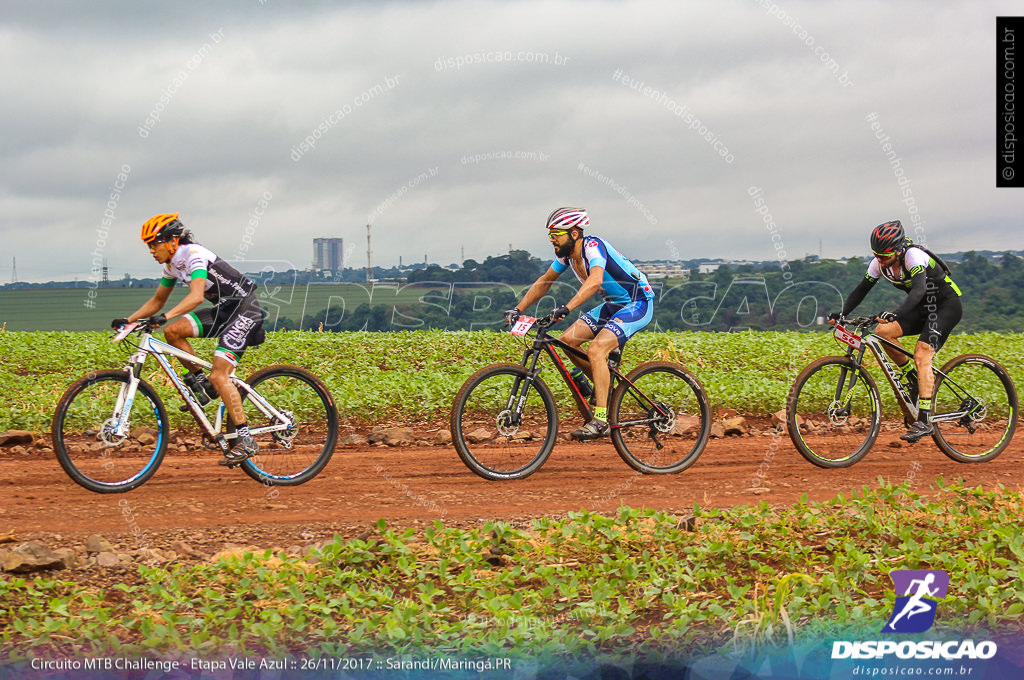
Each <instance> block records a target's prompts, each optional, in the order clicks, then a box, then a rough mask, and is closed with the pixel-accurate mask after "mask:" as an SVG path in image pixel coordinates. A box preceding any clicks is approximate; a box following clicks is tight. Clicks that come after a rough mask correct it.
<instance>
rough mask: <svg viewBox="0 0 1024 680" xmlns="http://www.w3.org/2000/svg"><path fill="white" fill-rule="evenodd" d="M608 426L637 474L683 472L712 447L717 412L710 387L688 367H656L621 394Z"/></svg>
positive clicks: (633, 376) (634, 374) (649, 366)
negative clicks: (710, 401)
mask: <svg viewBox="0 0 1024 680" xmlns="http://www.w3.org/2000/svg"><path fill="white" fill-rule="evenodd" d="M608 422H609V424H610V425H611V428H612V443H613V444H614V445H615V450H616V451H618V452H619V456H621V457H622V460H624V461H626V464H627V465H629V466H630V467H631V468H633V469H634V470H637V471H638V472H643V473H645V474H668V473H673V472H682V471H683V470H685V469H686V468H688V467H690V466H691V465H693V463H694V462H695V461H696V460H697V458H699V457H700V454H701V453H702V452H703V451H704V447H705V446H707V443H708V437H709V436H710V434H711V407H710V405H709V404H708V395H707V393H706V392H705V391H704V387H703V386H702V385H701V384H700V382H699V381H698V380H697V378H695V377H694V376H692V375H690V374H689V373H687V372H686V370H684V369H683V367H682V366H680V365H679V364H675V363H672V362H670V361H651V362H648V363H644V364H640V365H639V366H637V367H636V368H634V369H633V370H632V371H631V372H630V373H629V375H627V376H626V379H625V381H623V382H620V383H619V385H618V386H617V387H616V388H615V391H614V392H613V393H612V396H611V399H610V401H609V404H608Z"/></svg>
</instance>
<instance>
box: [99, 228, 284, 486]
mask: <svg viewBox="0 0 1024 680" xmlns="http://www.w3.org/2000/svg"><path fill="white" fill-rule="evenodd" d="M141 238H142V241H143V242H144V243H145V244H146V245H147V246H149V252H150V254H151V255H152V256H153V259H154V260H156V261H157V262H159V263H160V264H162V265H163V277H162V278H161V279H160V285H159V286H157V289H156V293H154V294H153V297H152V298H151V299H150V300H149V301H147V302H146V303H145V304H144V305H142V307H140V308H139V309H138V310H137V311H136V312H135V313H133V314H131V315H129V316H128V317H127V318H124V319H114V320H113V322H111V326H113V327H114V328H119V327H120V326H122V325H124V324H127V323H130V322H132V321H135V320H137V319H145V318H147V317H148V318H150V319H151V320H155V321H156V323H155V325H156V326H162V325H164V324H165V323H166V322H167V318H168V317H172V318H173V317H175V316H179V315H184V316H181V318H179V319H177V320H176V321H173V322H171V323H169V324H167V326H166V327H165V328H164V337H165V338H166V339H167V342H168V343H169V344H171V345H173V346H174V347H177V348H178V349H180V350H183V351H185V352H188V353H189V354H195V350H193V349H192V345H191V344H189V341H188V339H189V338H210V337H216V338H218V343H217V350H216V351H215V352H214V355H213V368H212V369H211V371H210V377H209V379H207V378H206V376H205V375H203V372H202V370H201V369H200V367H199V366H197V365H195V364H189V363H188V362H185V361H183V362H182V363H183V364H185V367H186V368H188V369H190V372H189V373H188V374H186V375H185V384H186V385H188V386H189V388H190V389H191V390H192V392H193V393H194V394H195V395H196V399H198V400H199V403H200V404H207V403H209V401H210V397H216V396H220V397H221V399H223V400H224V404H225V405H226V407H227V412H228V416H229V417H230V418H231V422H232V423H233V424H234V425H235V430H236V432H237V433H238V438H237V440H236V442H237V444H236V445H235V446H234V447H233V448H232V449H231V450H230V451H229V452H228V453H227V454H226V456H225V460H223V461H221V462H222V464H224V465H229V466H234V465H238V464H240V463H241V462H242V461H244V460H245V459H246V458H249V457H251V456H254V455H256V453H257V452H258V451H259V446H258V445H257V443H256V441H255V439H253V437H252V435H251V434H250V433H249V427H248V423H247V422H246V418H245V409H244V408H243V407H242V400H241V398H240V396H239V394H238V388H236V387H235V386H234V385H233V384H232V383H231V379H230V376H231V373H232V372H233V371H234V370H235V366H237V365H238V360H239V359H240V358H241V357H242V354H243V353H244V352H245V350H246V348H247V347H254V346H256V345H259V344H261V343H262V342H263V340H264V338H265V333H264V332H263V310H262V309H261V308H260V305H259V302H257V300H256V294H255V290H256V284H255V283H254V282H253V281H251V280H250V279H248V278H247V277H245V276H244V275H242V274H240V273H238V270H236V269H235V268H234V267H232V266H231V265H230V264H228V263H227V262H225V261H224V260H222V259H220V258H219V257H217V255H215V254H214V253H213V252H212V251H210V250H209V249H207V248H204V247H203V246H201V245H199V244H198V243H194V242H193V241H192V233H191V232H189V231H187V230H186V229H185V226H184V225H183V224H182V223H181V220H179V219H178V213H165V214H162V215H156V216H154V217H151V218H150V219H149V220H147V221H146V223H145V224H143V225H142V234H141ZM178 281H181V282H183V283H185V284H187V285H188V293H187V294H186V295H185V297H184V299H182V300H181V302H179V303H178V304H176V305H175V306H174V307H172V308H171V309H170V310H169V311H168V312H167V313H166V314H157V313H158V312H159V311H160V310H161V309H163V307H164V305H165V304H167V300H168V299H169V298H170V296H171V290H172V289H173V288H174V284H175V283H177V282H178ZM204 298H205V299H207V300H209V301H210V302H212V303H213V304H214V306H213V307H208V308H205V309H202V310H199V311H193V310H194V309H196V307H198V306H199V305H200V304H202V302H203V299H204ZM154 315H156V316H154Z"/></svg>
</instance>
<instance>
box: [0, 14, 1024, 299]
mask: <svg viewBox="0 0 1024 680" xmlns="http://www.w3.org/2000/svg"><path fill="white" fill-rule="evenodd" d="M766 4H768V5H769V6H771V5H772V3H771V2H767V3H766ZM772 11H773V12H774V15H773V14H770V13H769V11H768V9H767V8H766V7H765V6H764V3H762V2H760V1H759V0H750V1H742V2H741V1H739V0H737V1H735V2H726V3H710V2H709V3H703V4H698V3H669V2H637V1H623V2H606V3H582V2H485V3H479V2H472V3H471V2H453V1H440V2H432V3H402V2H393V3H380V4H378V3H345V4H336V3H327V2H323V3H314V4H304V5H303V6H301V7H296V6H293V5H292V4H285V3H283V2H282V3H278V2H276V1H275V0H268V1H267V2H266V3H264V4H261V3H260V2H258V1H255V0H254V1H253V2H237V3H231V4H228V5H207V4H206V3H199V2H186V3H175V4H173V5H171V4H163V5H154V6H147V7H146V8H145V11H143V10H141V9H139V7H138V5H137V4H135V3H128V2H121V3H101V4H90V5H88V6H85V5H81V4H80V3H73V2H67V3H29V2H24V3H18V4H16V5H15V6H14V7H10V8H5V15H4V17H3V19H2V21H3V24H2V25H0V32H2V34H3V36H4V39H3V40H2V41H0V57H2V61H0V63H4V64H5V74H4V78H3V79H2V81H0V97H3V100H4V102H5V106H4V107H3V109H2V110H0V125H2V126H3V129H4V131H5V134H4V135H3V137H2V138H0V154H2V160H3V162H2V163H0V237H2V242H3V243H4V247H3V248H2V253H0V278H2V280H8V279H9V266H10V258H11V257H13V256H16V257H17V258H18V261H19V262H18V264H19V266H18V272H19V275H20V276H21V277H22V278H24V279H31V280H47V279H51V278H71V277H72V276H79V277H80V278H81V277H85V276H87V275H88V269H89V267H90V263H91V257H88V256H86V253H88V252H90V251H92V250H93V249H94V248H95V246H96V242H97V239H98V235H97V233H96V229H97V227H98V226H99V225H100V224H101V221H102V220H103V218H104V211H105V210H107V209H108V201H109V200H110V194H111V188H112V184H113V182H114V181H115V178H116V175H117V173H118V171H119V168H121V167H122V165H128V166H130V167H131V172H130V173H129V179H128V181H127V183H126V185H125V188H124V191H123V192H120V195H119V197H118V200H117V201H116V209H115V210H114V215H115V219H114V220H113V225H112V229H111V230H110V238H108V239H106V243H105V244H104V255H105V256H106V257H107V259H108V260H109V262H110V265H111V268H112V270H113V271H114V272H116V273H117V275H119V274H120V273H121V272H132V273H134V274H138V275H144V274H151V273H152V271H153V266H152V262H151V261H150V260H149V258H148V256H147V255H146V253H145V252H144V251H143V250H142V249H141V247H140V245H139V244H138V242H137V240H136V239H137V231H138V225H139V224H140V223H141V222H142V221H143V220H144V219H146V218H147V217H148V216H150V215H152V214H154V213H157V212H164V211H179V212H181V213H182V217H183V219H186V220H187V223H188V225H189V226H190V227H191V228H192V229H193V230H194V231H195V232H196V234H197V236H198V237H199V238H200V240H201V241H203V242H204V243H206V244H207V245H209V246H210V247H212V248H214V249H215V250H219V251H220V252H221V253H222V254H224V255H225V256H230V254H231V253H232V252H233V251H234V249H235V247H236V246H237V244H238V242H239V239H240V238H241V235H242V233H243V231H244V228H245V225H246V223H247V221H248V219H249V215H250V212H251V211H252V209H253V208H254V206H255V205H256V203H257V201H258V200H259V199H260V197H261V196H262V195H263V194H264V193H265V192H270V193H271V194H272V195H273V199H272V200H271V201H270V205H269V208H268V209H267V211H266V214H265V215H264V216H263V218H262V219H261V221H260V225H259V227H258V229H257V231H256V234H255V235H254V241H255V243H254V246H253V247H252V249H251V250H250V252H249V255H250V257H251V258H253V259H255V258H266V259H286V260H290V261H294V262H295V263H296V264H297V265H298V266H306V265H307V264H308V262H309V259H310V253H311V245H312V244H311V241H312V239H313V238H314V237H318V236H341V237H344V238H346V239H348V240H349V241H350V242H353V243H356V244H358V246H359V249H360V251H361V250H362V247H363V239H364V237H365V224H366V222H367V218H368V215H370V214H371V213H374V212H375V211H376V212H377V215H376V216H375V218H374V251H375V260H376V261H377V262H378V263H380V264H385V265H390V264H395V263H397V261H398V257H399V256H403V259H404V261H406V262H409V261H414V260H415V261H419V260H422V258H423V255H424V254H427V255H428V257H429V258H430V260H431V261H437V262H440V263H442V264H448V263H450V262H454V261H458V259H459V257H460V253H461V248H463V247H464V248H465V253H466V256H467V257H475V258H482V257H485V256H487V255H489V254H496V253H498V252H501V251H503V250H505V249H506V248H507V247H508V246H509V244H511V245H512V246H513V247H516V248H524V249H528V250H531V251H533V252H535V253H537V254H541V255H547V253H548V249H547V245H546V243H545V242H544V240H543V233H542V232H541V231H540V230H539V227H540V224H541V222H542V220H543V219H544V217H545V216H546V215H547V213H548V212H549V211H550V210H551V208H553V207H555V206H556V205H562V204H581V205H585V206H586V207H587V208H588V209H590V210H591V212H592V221H593V223H594V225H595V231H597V232H598V233H601V234H602V235H604V236H606V237H608V238H609V239H610V240H611V241H612V242H613V243H615V244H617V245H618V246H619V247H620V248H621V249H622V250H624V251H625V252H626V254H627V255H628V256H630V257H633V258H635V259H653V258H659V257H664V256H666V254H667V253H668V252H669V249H668V248H667V247H666V242H667V241H672V242H673V243H674V248H675V249H676V250H677V251H678V253H679V256H680V257H683V258H691V257H737V258H752V259H772V258H773V257H774V253H775V251H774V248H773V245H772V242H771V240H770V239H769V238H768V235H767V233H766V231H765V230H764V227H763V223H762V222H761V218H760V216H759V215H757V214H756V213H755V212H754V206H753V203H752V201H751V200H750V198H749V195H748V189H749V187H751V186H757V187H760V188H762V189H763V190H764V198H765V200H766V202H767V205H768V206H769V208H770V210H771V213H772V216H773V217H774V219H775V221H776V222H777V223H778V225H779V228H780V231H781V233H782V234H783V237H784V239H785V244H786V249H787V252H788V254H789V255H790V256H791V257H802V256H803V255H804V254H806V253H809V252H814V253H817V252H818V248H819V242H820V243H821V246H820V247H821V248H822V250H823V252H824V254H825V255H832V256H839V255H848V254H854V253H860V252H863V251H865V249H866V246H865V243H864V242H865V237H866V233H867V231H868V229H869V228H870V227H871V226H873V225H874V224H877V223H878V222H881V221H883V220H886V219H891V218H900V219H904V220H908V219H909V218H910V215H909V213H908V207H907V205H906V204H905V203H904V202H902V201H903V200H904V197H903V196H902V195H901V193H900V187H899V186H898V184H897V178H896V177H895V176H894V173H893V169H892V167H891V166H890V163H889V161H888V159H887V158H886V157H885V154H884V152H883V150H882V149H881V148H880V144H879V141H878V140H877V139H876V138H875V133H874V131H872V130H871V128H870V123H869V122H868V121H867V120H866V119H865V117H866V116H867V114H869V113H870V112H877V113H878V119H877V122H878V123H879V124H880V125H881V127H882V128H884V130H885V133H886V134H887V135H888V136H889V137H890V140H889V141H890V143H891V144H892V145H893V148H895V149H896V151H897V153H898V155H899V157H900V159H901V168H902V172H903V173H904V174H905V175H906V176H907V177H909V178H910V179H912V181H913V184H912V188H913V197H914V199H915V207H916V209H917V210H918V211H919V214H920V215H921V216H922V217H923V218H924V221H925V226H926V228H927V234H928V239H929V244H930V245H933V246H934V247H936V248H938V249H940V250H943V251H945V250H958V249H968V248H992V249H998V248H1008V247H1019V243H1014V242H1013V239H1012V235H1013V234H1015V233H1016V231H1015V221H1016V219H1017V216H1018V215H1019V214H1020V208H1021V198H1020V197H1019V196H1017V195H1016V194H1014V193H1013V192H1012V190H1001V191H997V190H996V189H995V188H994V184H995V182H994V177H993V176H992V175H993V173H994V170H993V165H994V164H993V162H992V148H993V146H992V145H993V143H994V141H993V140H994V134H993V131H992V115H991V112H992V100H993V96H994V92H993V90H992V84H991V83H992V80H993V79H992V63H991V62H992V58H991V55H992V49H993V48H992V43H993V35H994V26H995V16H996V15H998V14H1007V13H1013V6H1012V5H1011V4H1010V3H1006V2H982V3H971V2H966V1H963V2H956V3H950V4H949V5H947V6H943V7H936V6H935V5H933V4H930V3H925V2H910V3H899V4H886V3H881V2H873V3H872V2H868V3H859V4H856V5H850V4H848V3H817V2H809V1H806V0H805V1H803V2H780V3H778V4H777V5H776V6H775V9H774V10H772ZM780 13H785V16H786V17H789V18H788V19H785V18H783V19H780V18H779V16H778V15H779V14H780ZM796 24H798V26H795V25H796ZM218 32H221V33H218ZM218 36H219V37H218ZM815 50H818V52H817V53H816V52H815ZM822 52H825V53H827V57H828V58H831V59H832V61H833V64H834V70H835V71H836V72H835V73H833V72H832V70H830V67H829V65H828V64H827V63H826V61H827V60H826V61H823V60H822ZM509 57H511V60H510V59H509ZM556 61H557V62H558V63H555V62H556ZM463 62H465V63H463ZM616 72H621V73H622V74H623V75H625V76H628V77H629V78H631V79H633V80H634V81H637V82H638V83H639V82H642V83H643V84H644V85H645V86H646V87H648V88H651V89H652V90H657V91H658V92H659V93H663V94H664V97H661V98H659V97H658V96H654V95H645V94H644V92H643V88H642V87H639V86H637V88H636V89H633V88H631V87H629V86H627V85H624V84H623V81H622V80H619V81H618V82H616V81H614V80H613V78H612V76H613V73H616ZM183 73H184V74H185V77H184V78H182V77H181V74H183ZM843 74H845V78H846V79H847V80H848V81H849V82H852V83H853V84H852V85H848V86H844V85H843V84H842V82H840V79H841V77H843ZM389 83H395V84H394V86H393V87H391V88H390V89H388V88H387V85H388V84H389ZM378 86H381V87H380V89H377V88H378ZM667 100H671V101H672V102H674V103H675V108H674V109H673V108H672V107H670V106H669V104H668V102H667ZM683 106H685V107H686V109H685V111H683V110H682V107H683ZM153 111H156V112H157V113H158V115H159V117H160V119H159V121H154V120H150V122H149V123H147V118H150V113H151V112H153ZM339 111H340V112H342V113H343V115H341V116H339V114H338V113H336V112H339ZM687 114H689V116H691V117H696V118H697V119H699V121H700V122H701V123H703V124H704V125H705V126H706V128H705V129H706V131H707V134H708V136H714V137H715V138H716V139H717V141H718V142H719V144H720V145H724V146H725V147H727V148H728V150H729V152H731V153H732V154H733V155H734V156H735V159H734V160H733V162H732V163H726V162H724V161H723V160H722V158H721V157H720V156H719V153H718V152H717V151H716V149H715V147H714V146H713V144H712V143H709V141H708V140H707V139H705V138H704V137H702V136H701V135H699V134H698V132H696V131H693V130H691V129H689V126H690V125H691V124H692V118H691V119H687V118H686V117H685V116H686V115H687ZM332 116H333V118H332ZM339 118H340V119H339ZM140 126H143V128H144V132H145V135H142V134H140V131H139V127H140ZM313 136H315V137H316V139H315V140H313V141H314V143H315V147H314V148H311V149H308V150H306V151H304V152H303V153H301V154H300V158H299V160H298V161H295V160H294V157H295V155H296V151H297V150H299V145H300V144H302V143H303V141H304V140H305V139H306V138H307V137H313ZM506 152H511V154H506ZM517 152H521V153H520V155H522V153H527V154H529V153H533V154H534V156H533V157H532V158H521V157H520V158H515V157H503V156H506V155H511V156H514V155H515V154H516V153H517ZM477 156H480V157H481V158H482V159H481V160H480V162H479V163H464V162H463V158H464V157H477ZM581 164H582V165H583V167H585V168H587V169H589V170H590V171H591V172H590V174H587V173H584V172H582V171H581V170H580V167H581ZM431 169H436V175H434V176H431V177H429V178H427V179H425V180H422V181H418V180H417V179H416V178H417V177H418V176H419V175H420V174H421V173H424V172H428V170H431ZM596 173H600V175H601V176H602V177H605V178H607V181H606V182H602V181H600V180H599V179H598V178H596V177H595V176H592V175H595V174H596ZM413 185H415V186H413ZM630 199H632V200H630ZM385 204H386V208H384V209H383V210H381V208H382V207H383V206H385ZM50 243H60V244H61V245H62V246H63V247H61V248H59V249H52V248H47V247H45V246H46V245H47V244H50ZM360 263H361V262H360Z"/></svg>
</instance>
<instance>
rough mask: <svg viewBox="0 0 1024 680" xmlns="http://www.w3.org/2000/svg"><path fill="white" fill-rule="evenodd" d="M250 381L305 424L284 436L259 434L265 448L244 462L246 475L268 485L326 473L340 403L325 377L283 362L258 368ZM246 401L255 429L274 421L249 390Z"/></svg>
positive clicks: (293, 483) (289, 483) (293, 482)
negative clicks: (319, 376) (258, 405)
mask: <svg viewBox="0 0 1024 680" xmlns="http://www.w3.org/2000/svg"><path fill="white" fill-rule="evenodd" d="M246 383H248V385H249V386H250V387H252V388H253V389H255V390H256V392H257V393H258V394H259V395H260V396H261V397H263V398H264V399H266V400H267V401H268V402H269V403H270V404H272V405H273V406H274V407H275V408H277V409H278V410H281V411H290V412H292V414H293V415H294V416H295V422H296V423H297V424H300V426H299V427H296V428H294V429H293V430H287V431H285V433H284V435H281V434H279V433H271V432H267V433H263V434H259V435H255V438H256V443H257V444H259V447H260V450H259V453H257V454H256V455H255V456H254V457H252V458H249V459H247V460H245V462H243V463H242V466H241V467H242V470H243V471H244V472H245V474H247V475H249V476H250V477H252V478H253V479H255V480H256V481H257V482H259V483H261V484H264V485H265V486H268V487H271V486H298V485H299V484H304V483H305V482H308V481H309V480H311V479H313V478H314V477H316V476H317V475H318V474H320V472H321V471H322V470H323V469H324V467H326V466H327V463H328V462H330V460H331V456H333V455H334V448H335V446H337V443H338V408H337V406H336V405H335V404H334V398H333V397H332V396H331V393H330V391H329V390H328V389H327V387H326V386H325V385H324V384H323V382H321V381H320V379H319V378H317V377H316V376H315V375H313V374H312V373H310V372H309V371H307V370H305V369H302V368H298V367H297V366H285V365H279V366H268V367H266V368H263V369H260V370H258V371H256V372H255V373H253V374H252V375H251V376H250V377H249V379H248V380H247V381H246ZM272 383H273V384H272ZM261 385H262V386H263V388H262V389H260V386H261ZM300 394H302V395H303V396H300ZM242 404H243V406H244V407H245V410H246V422H247V423H248V425H249V429H250V430H251V429H253V428H254V427H259V426H261V425H267V424H270V421H269V420H268V418H267V416H266V415H265V414H263V412H261V411H259V410H258V409H257V408H256V407H255V406H254V405H253V403H252V400H251V399H249V398H248V395H246V394H244V393H243V395H242Z"/></svg>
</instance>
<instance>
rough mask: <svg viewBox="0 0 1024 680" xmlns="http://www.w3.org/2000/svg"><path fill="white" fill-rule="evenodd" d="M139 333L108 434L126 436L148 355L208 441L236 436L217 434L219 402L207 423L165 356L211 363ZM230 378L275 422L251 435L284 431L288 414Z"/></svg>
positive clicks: (288, 423) (221, 419)
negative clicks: (165, 375) (213, 417)
mask: <svg viewBox="0 0 1024 680" xmlns="http://www.w3.org/2000/svg"><path fill="white" fill-rule="evenodd" d="M122 332H123V331H122ZM125 335H127V334H125ZM141 336H142V338H141V340H140V341H139V343H138V346H137V348H136V351H135V352H134V353H132V355H131V356H130V357H129V359H128V364H127V366H125V370H126V371H127V372H128V375H129V378H128V383H126V384H125V385H124V386H123V387H122V388H121V390H120V392H119V393H118V396H117V402H116V404H115V409H114V411H115V412H114V416H113V420H114V430H113V432H112V433H111V434H112V435H113V436H114V437H117V438H118V439H124V438H126V437H127V436H128V431H127V430H128V416H129V414H130V413H131V407H132V404H133V403H134V401H135V393H136V391H137V390H138V387H139V382H141V380H142V378H141V376H142V367H143V365H144V364H145V363H146V359H147V358H148V357H149V356H153V357H154V358H155V359H156V360H157V363H159V364H160V367H161V368H162V369H163V371H164V373H165V374H167V377H168V378H169V379H170V380H171V383H172V384H173V385H174V387H175V389H177V390H178V394H179V395H180V396H181V398H182V399H184V400H185V403H186V404H187V405H188V407H189V410H190V411H191V412H192V416H193V417H194V418H195V420H196V422H197V423H199V425H200V427H202V429H203V432H204V433H205V434H206V435H207V436H208V437H209V438H210V439H211V440H212V441H217V442H226V441H227V440H231V439H234V438H235V437H236V436H237V435H236V434H235V433H234V432H230V433H224V434H221V428H222V427H223V426H224V421H225V417H224V416H225V413H226V407H225V405H224V403H223V401H222V402H221V403H220V405H219V406H218V408H217V416H216V418H215V420H214V422H212V423H211V422H210V420H209V418H207V416H206V413H205V412H204V411H203V407H202V406H201V405H200V404H199V401H198V400H197V399H196V397H195V395H193V394H192V390H190V389H188V387H186V386H185V384H184V383H183V382H182V380H181V378H179V377H178V374H177V372H176V371H175V370H174V368H173V367H172V366H171V362H170V360H169V359H168V357H169V356H174V357H177V358H179V359H181V360H183V361H187V362H189V363H191V364H195V365H197V366H201V367H202V368H205V369H211V368H213V364H211V363H210V362H208V361H204V360H202V359H200V358H199V357H197V356H195V355H194V354H189V353H188V352H185V351H183V350H180V349H178V348H177V347H174V346H172V345H169V344H167V343H166V342H163V341H161V340H157V339H156V338H154V337H153V335H152V334H151V333H149V332H147V331H142V332H141ZM119 337H120V336H119ZM122 339H123V337H122ZM230 378H231V382H232V383H233V384H234V385H235V387H236V388H238V389H239V391H240V392H244V394H245V396H247V397H248V398H249V399H250V401H251V402H252V403H253V404H254V405H255V406H256V408H257V409H259V410H260V411H261V412H262V413H263V414H264V415H265V416H267V417H268V418H271V419H273V420H275V421H277V424H276V425H267V426H264V427H254V428H251V429H250V431H251V432H252V433H253V434H254V435H256V434H262V433H264V432H278V431H282V430H287V429H288V428H289V427H290V426H291V424H292V423H291V419H290V418H289V417H288V416H286V415H285V414H283V413H281V412H280V411H279V410H278V409H276V408H274V406H273V405H271V404H270V402H268V401H267V400H266V399H264V398H263V397H262V396H260V395H259V394H258V393H257V392H256V391H255V390H254V389H253V388H252V387H250V386H249V385H248V383H246V382H245V381H244V380H242V379H240V378H238V377H237V376H236V375H235V373H234V371H232V373H231V376H230ZM224 446H226V444H224V443H221V447H222V448H223V447H224Z"/></svg>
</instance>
